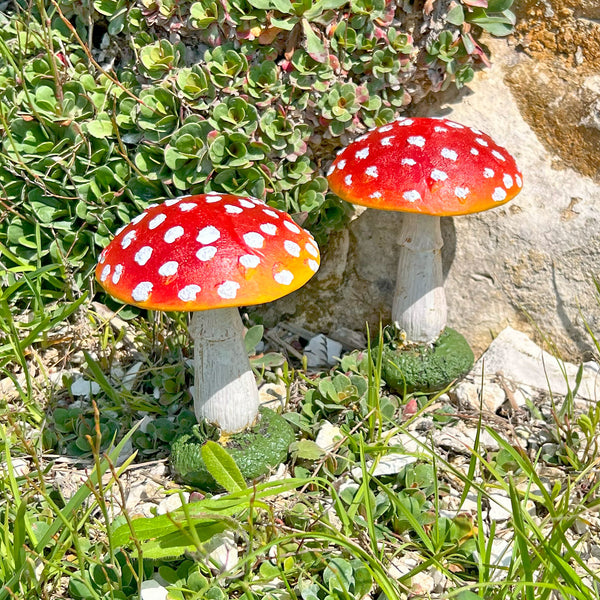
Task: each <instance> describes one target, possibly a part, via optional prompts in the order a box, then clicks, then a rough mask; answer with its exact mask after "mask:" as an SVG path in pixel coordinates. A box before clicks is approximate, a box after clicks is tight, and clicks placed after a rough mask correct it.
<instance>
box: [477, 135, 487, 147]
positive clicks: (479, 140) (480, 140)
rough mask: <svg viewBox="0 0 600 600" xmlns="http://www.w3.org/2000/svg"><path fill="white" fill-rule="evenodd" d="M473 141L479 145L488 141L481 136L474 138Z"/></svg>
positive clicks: (484, 144)
mask: <svg viewBox="0 0 600 600" xmlns="http://www.w3.org/2000/svg"><path fill="white" fill-rule="evenodd" d="M475 141H476V142H477V143H478V144H479V145H480V146H487V145H488V143H487V142H486V141H485V140H484V139H483V138H479V137H478V138H475Z"/></svg>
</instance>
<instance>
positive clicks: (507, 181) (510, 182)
mask: <svg viewBox="0 0 600 600" xmlns="http://www.w3.org/2000/svg"><path fill="white" fill-rule="evenodd" d="M502 183H503V184H504V187H505V188H506V189H507V190H509V189H510V188H511V187H512V186H513V178H512V177H511V176H510V175H509V174H508V173H504V176H503V177H502Z"/></svg>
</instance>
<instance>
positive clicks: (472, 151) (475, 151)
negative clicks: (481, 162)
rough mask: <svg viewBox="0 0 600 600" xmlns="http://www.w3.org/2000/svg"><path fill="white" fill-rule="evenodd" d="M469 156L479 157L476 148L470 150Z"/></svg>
mask: <svg viewBox="0 0 600 600" xmlns="http://www.w3.org/2000/svg"><path fill="white" fill-rule="evenodd" d="M471 154H472V155H473V156H478V155H479V150H477V148H471Z"/></svg>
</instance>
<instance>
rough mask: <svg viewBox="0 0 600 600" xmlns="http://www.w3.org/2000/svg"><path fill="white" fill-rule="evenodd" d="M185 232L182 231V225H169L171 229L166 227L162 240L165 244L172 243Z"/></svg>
mask: <svg viewBox="0 0 600 600" xmlns="http://www.w3.org/2000/svg"><path fill="white" fill-rule="evenodd" d="M184 233H185V232H184V231H183V227H181V225H176V226H175V227H171V229H167V231H166V233H165V235H164V238H163V239H164V240H165V242H167V244H172V243H173V242H174V241H175V240H177V239H179V238H180V237H181V236H182V235H183V234H184Z"/></svg>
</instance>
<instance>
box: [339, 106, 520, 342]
mask: <svg viewBox="0 0 600 600" xmlns="http://www.w3.org/2000/svg"><path fill="white" fill-rule="evenodd" d="M327 175H328V180H329V185H330V188H331V190H332V191H333V192H334V193H335V194H337V195H338V196H339V197H340V198H342V199H344V200H346V201H348V202H352V203H353V204H359V205H362V206H367V207H369V208H376V209H383V210H394V211H401V212H404V213H405V214H404V215H403V219H402V228H401V231H400V244H401V249H400V256H399V261H398V275H397V279H396V289H395V293H394V299H393V305H392V321H393V322H395V323H397V325H398V327H399V328H400V329H402V330H404V331H405V332H406V336H407V339H408V340H409V341H411V342H419V343H432V342H434V341H435V340H436V339H438V337H439V336H440V334H441V332H442V331H443V330H444V328H445V326H446V314H447V310H446V297H445V293H444V287H443V278H442V262H441V248H442V236H441V232H440V217H449V216H456V215H465V214H470V213H476V212H480V211H483V210H488V209H490V208H495V207H497V206H501V205H502V204H505V203H506V202H508V201H509V200H511V199H512V198H513V197H514V196H516V195H517V194H518V193H519V191H520V190H521V187H522V185H523V180H522V174H521V171H520V170H519V168H518V167H517V165H516V164H515V160H514V159H513V157H512V156H511V155H510V154H509V153H508V152H507V151H506V150H505V149H504V148H502V147H501V146H499V145H498V144H496V143H495V142H494V141H493V140H492V139H491V137H490V136H489V135H486V134H485V133H483V132H481V131H479V130H477V129H474V128H471V127H466V126H464V125H461V124H460V123H455V122H454V121H450V120H448V119H435V118H414V119H411V118H399V119H398V120H396V121H395V122H393V123H390V124H388V125H384V126H382V127H378V128H376V129H374V130H372V131H370V132H369V133H367V134H365V135H363V136H361V137H359V138H357V139H356V140H355V141H354V142H352V143H351V144H350V145H349V146H347V147H346V148H344V149H343V150H342V151H341V152H340V154H339V155H338V156H337V158H336V159H335V160H334V162H333V163H332V165H331V168H330V169H329V172H328V174H327Z"/></svg>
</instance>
